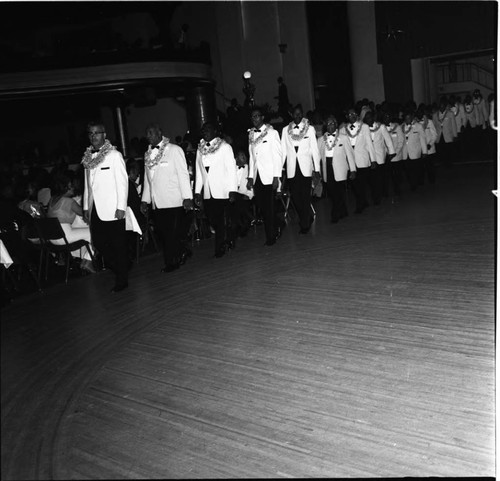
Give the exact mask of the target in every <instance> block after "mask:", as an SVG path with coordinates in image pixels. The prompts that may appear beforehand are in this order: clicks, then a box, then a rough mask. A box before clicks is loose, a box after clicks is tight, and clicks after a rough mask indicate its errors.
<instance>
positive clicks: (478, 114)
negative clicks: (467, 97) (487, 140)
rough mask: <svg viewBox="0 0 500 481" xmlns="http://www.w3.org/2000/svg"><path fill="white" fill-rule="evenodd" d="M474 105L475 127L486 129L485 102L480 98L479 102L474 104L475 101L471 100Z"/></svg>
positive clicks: (486, 109) (486, 113)
mask: <svg viewBox="0 0 500 481" xmlns="http://www.w3.org/2000/svg"><path fill="white" fill-rule="evenodd" d="M472 103H473V104H474V115H475V118H476V125H477V126H478V127H482V128H483V129H485V128H486V122H488V117H489V112H488V108H487V107H486V102H485V100H484V99H483V98H482V97H481V98H480V100H479V102H477V103H476V101H475V99H472Z"/></svg>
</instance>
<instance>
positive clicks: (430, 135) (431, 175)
mask: <svg viewBox="0 0 500 481" xmlns="http://www.w3.org/2000/svg"><path fill="white" fill-rule="evenodd" d="M431 117H432V113H431V111H430V109H428V108H427V109H423V110H419V111H417V120H418V121H419V122H420V124H421V125H422V128H423V129H424V133H425V142H426V144H427V157H425V158H424V168H423V169H422V171H421V172H420V175H421V178H420V180H419V184H420V185H422V184H423V183H424V179H425V175H426V174H427V179H428V180H429V183H431V184H435V183H436V168H435V165H434V158H435V156H436V145H435V144H436V140H437V132H436V127H434V122H433V121H432V118H431Z"/></svg>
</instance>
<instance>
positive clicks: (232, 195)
mask: <svg viewBox="0 0 500 481" xmlns="http://www.w3.org/2000/svg"><path fill="white" fill-rule="evenodd" d="M235 201H236V192H229V202H231V204H234V202H235Z"/></svg>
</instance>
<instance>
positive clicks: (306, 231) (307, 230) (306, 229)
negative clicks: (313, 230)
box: [299, 227, 310, 234]
mask: <svg viewBox="0 0 500 481" xmlns="http://www.w3.org/2000/svg"><path fill="white" fill-rule="evenodd" d="M309 229H310V227H307V228H305V227H301V228H300V230H299V234H307V233H308V232H309Z"/></svg>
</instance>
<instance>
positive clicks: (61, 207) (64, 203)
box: [47, 174, 95, 273]
mask: <svg viewBox="0 0 500 481" xmlns="http://www.w3.org/2000/svg"><path fill="white" fill-rule="evenodd" d="M73 195H74V191H73V186H72V184H71V181H70V178H69V176H68V175H67V174H59V175H58V176H57V177H56V178H55V179H54V184H53V188H52V197H51V198H50V201H49V206H48V212H47V217H55V218H57V219H59V222H60V223H61V227H62V230H63V231H64V234H65V235H66V239H67V240H68V242H69V243H71V242H75V241H78V240H86V241H88V242H89V243H90V241H91V239H90V228H89V227H88V226H82V224H81V223H80V227H73V225H72V224H73V223H74V221H75V219H76V217H77V216H80V217H81V216H83V210H82V207H81V205H80V204H78V203H77V202H76V201H75V200H74V199H73V198H72V197H73ZM52 242H53V243H54V244H56V245H62V244H64V240H62V239H61V240H55V241H52ZM71 254H72V255H73V257H81V263H80V267H81V268H82V269H84V270H86V271H88V272H92V273H94V272H95V269H94V267H93V265H92V257H91V256H90V253H89V252H88V251H87V249H86V248H82V249H77V250H75V251H73V252H72V253H71Z"/></svg>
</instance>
